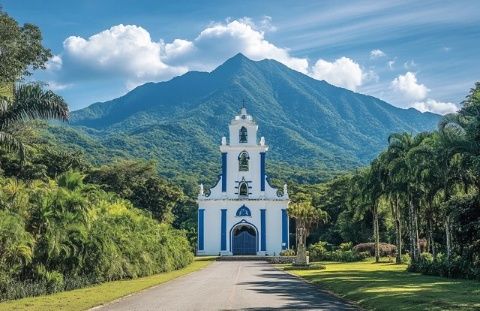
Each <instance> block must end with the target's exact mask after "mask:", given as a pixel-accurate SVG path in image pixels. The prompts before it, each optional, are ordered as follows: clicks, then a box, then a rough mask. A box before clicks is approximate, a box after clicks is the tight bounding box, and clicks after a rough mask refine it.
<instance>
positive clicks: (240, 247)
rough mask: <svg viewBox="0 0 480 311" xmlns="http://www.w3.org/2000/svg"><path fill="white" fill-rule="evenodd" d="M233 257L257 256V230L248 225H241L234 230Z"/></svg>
mask: <svg viewBox="0 0 480 311" xmlns="http://www.w3.org/2000/svg"><path fill="white" fill-rule="evenodd" d="M232 253H233V255H256V254H257V230H255V228H254V227H253V226H251V225H248V224H239V225H237V226H236V227H235V228H233V230H232Z"/></svg>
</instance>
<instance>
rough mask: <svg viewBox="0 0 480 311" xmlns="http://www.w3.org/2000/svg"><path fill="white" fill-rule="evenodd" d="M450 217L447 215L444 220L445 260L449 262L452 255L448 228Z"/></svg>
mask: <svg viewBox="0 0 480 311" xmlns="http://www.w3.org/2000/svg"><path fill="white" fill-rule="evenodd" d="M450 226H451V225H450V215H447V217H446V218H445V235H446V240H447V260H450V256H451V254H452V241H451V239H452V236H451V232H450V231H451V230H450V229H451V228H450Z"/></svg>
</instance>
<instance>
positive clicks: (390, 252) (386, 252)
mask: <svg viewBox="0 0 480 311" xmlns="http://www.w3.org/2000/svg"><path fill="white" fill-rule="evenodd" d="M379 248H380V256H381V257H387V256H389V257H393V256H395V255H396V253H397V247H396V246H395V245H393V244H388V243H379ZM353 250H355V251H357V252H368V253H369V254H370V256H375V243H373V242H372V243H360V244H357V245H355V246H354V247H353Z"/></svg>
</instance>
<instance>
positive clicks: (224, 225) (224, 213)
mask: <svg viewBox="0 0 480 311" xmlns="http://www.w3.org/2000/svg"><path fill="white" fill-rule="evenodd" d="M221 225H222V228H221V235H220V239H221V243H220V244H221V247H220V250H221V251H226V250H227V210H226V209H222V224H221Z"/></svg>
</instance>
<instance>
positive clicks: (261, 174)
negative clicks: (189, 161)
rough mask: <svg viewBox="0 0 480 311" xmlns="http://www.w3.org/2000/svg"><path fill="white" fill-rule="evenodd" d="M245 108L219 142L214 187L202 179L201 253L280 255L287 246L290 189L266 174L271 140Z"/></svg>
mask: <svg viewBox="0 0 480 311" xmlns="http://www.w3.org/2000/svg"><path fill="white" fill-rule="evenodd" d="M257 130H258V125H257V124H256V123H255V121H254V120H253V118H252V116H251V115H249V114H247V111H246V109H245V108H242V109H241V111H240V114H239V115H237V116H235V117H234V119H233V120H232V121H231V123H230V125H229V139H228V141H227V138H226V137H222V143H221V146H220V151H221V159H222V172H221V175H220V176H219V180H218V182H217V184H216V186H214V187H213V188H212V189H208V190H206V189H204V188H203V185H200V193H199V195H198V200H197V203H198V241H197V254H198V255H219V254H220V255H259V256H265V255H278V254H279V253H280V252H281V251H282V250H284V249H287V248H288V246H289V221H288V215H287V207H288V202H289V199H288V192H287V186H286V185H285V186H284V187H283V189H282V190H277V189H275V188H273V187H271V186H270V185H269V183H268V181H267V176H266V174H265V156H266V152H267V151H268V146H267V145H266V144H265V139H264V138H263V137H262V138H260V140H258V139H257Z"/></svg>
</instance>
